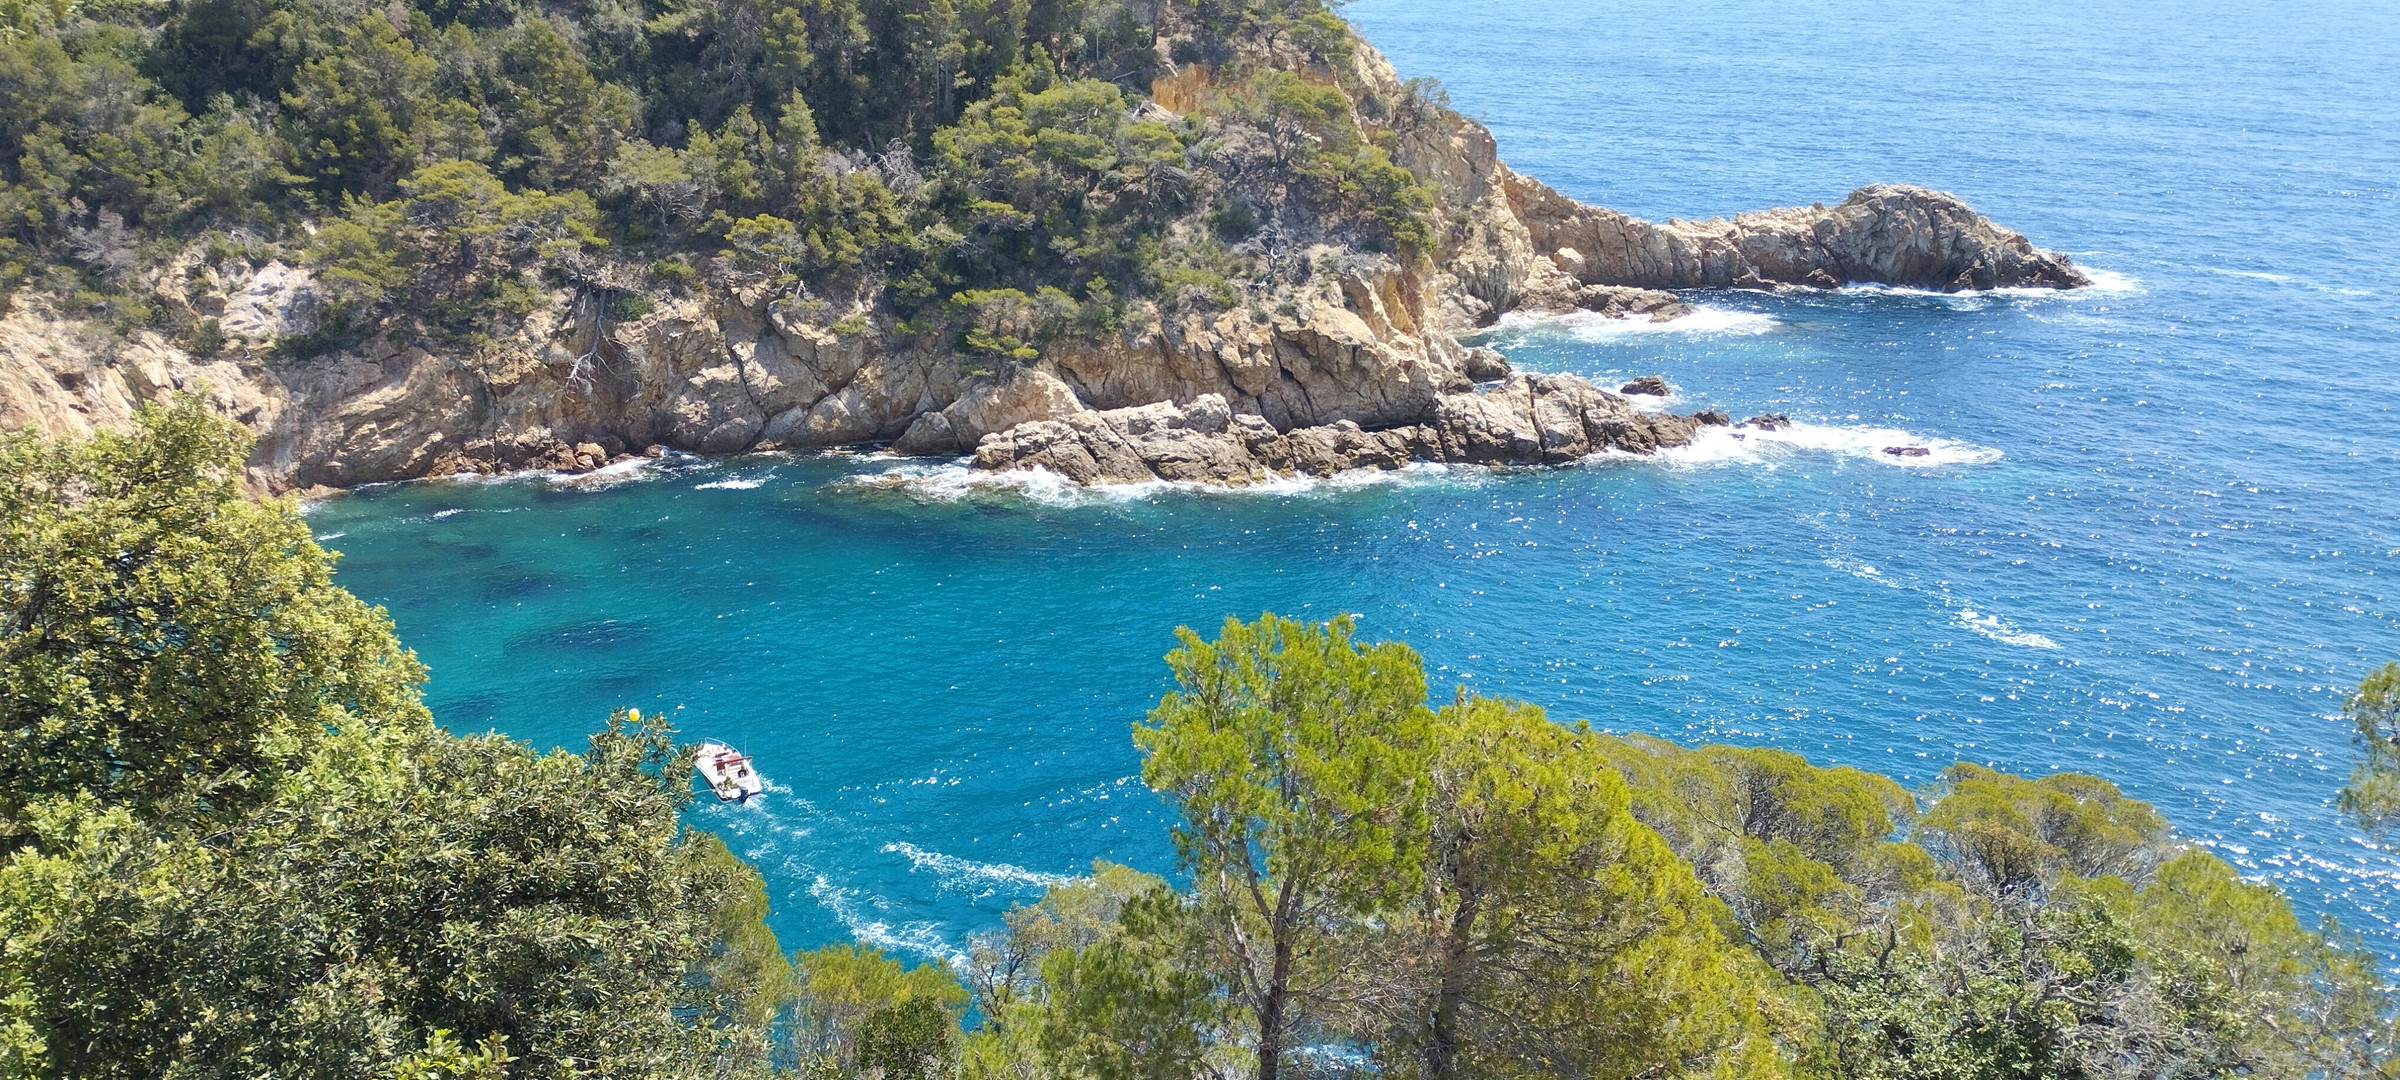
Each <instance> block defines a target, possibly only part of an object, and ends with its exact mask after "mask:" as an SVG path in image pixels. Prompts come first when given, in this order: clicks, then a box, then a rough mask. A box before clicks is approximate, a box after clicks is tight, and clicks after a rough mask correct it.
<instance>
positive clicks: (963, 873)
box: [883, 841, 1075, 896]
mask: <svg viewBox="0 0 2400 1080" xmlns="http://www.w3.org/2000/svg"><path fill="white" fill-rule="evenodd" d="M883 850H884V851H886V852H890V853H893V854H898V855H902V856H905V857H906V858H907V859H908V861H909V864H910V866H911V867H912V868H914V869H917V870H921V871H924V872H926V873H930V874H933V875H935V876H936V877H938V878H940V879H941V882H942V887H943V888H945V889H951V890H954V891H959V892H966V891H970V890H974V889H981V890H982V891H980V892H977V893H976V894H975V895H977V896H989V895H991V893H992V892H993V886H995V885H998V886H1007V887H1009V888H1012V889H1031V888H1041V889H1047V888H1049V887H1051V886H1053V885H1064V884H1066V883H1067V882H1070V881H1073V880H1075V875H1073V874H1045V873H1043V872H1041V871H1039V870H1027V869H1025V868H1024V867H1022V866H1012V865H1010V864H1008V863H987V862H976V861H975V860H973V859H962V858H959V857H958V856H956V855H944V854H942V853H941V852H938V851H927V850H925V849H924V848H921V847H918V846H917V845H915V844H911V843H907V842H905V841H901V842H895V843H890V844H885V845H883Z"/></svg>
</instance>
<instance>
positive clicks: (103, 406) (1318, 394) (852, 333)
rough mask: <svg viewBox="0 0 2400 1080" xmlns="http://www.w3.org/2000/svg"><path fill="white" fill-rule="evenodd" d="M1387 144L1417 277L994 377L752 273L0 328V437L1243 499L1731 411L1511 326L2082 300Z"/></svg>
mask: <svg viewBox="0 0 2400 1080" xmlns="http://www.w3.org/2000/svg"><path fill="white" fill-rule="evenodd" d="M1353 64H1354V70H1353V71H1351V72H1349V73H1348V74H1349V75H1350V76H1351V79H1350V81H1351V84H1352V85H1354V86H1357V87H1361V88H1363V90H1361V91H1358V92H1357V93H1360V94H1382V95H1387V96H1388V95H1396V94H1399V93H1400V92H1401V89H1400V87H1399V84H1398V80H1397V77H1396V76H1395V74H1394V73H1393V70H1392V68H1391V67H1390V65H1389V64H1387V63H1386V62H1385V61H1384V60H1383V59H1382V57H1381V56H1380V55H1379V54H1377V53H1376V52H1374V50H1372V49H1371V48H1368V47H1365V46H1364V45H1363V43H1362V44H1361V46H1360V47H1359V48H1358V49H1357V50H1356V53H1355V56H1354V60H1353ZM1208 76H1209V72H1208V70H1207V69H1206V68H1205V67H1204V66H1201V65H1187V66H1185V67H1184V68H1182V69H1181V70H1180V71H1177V70H1174V69H1172V68H1171V69H1170V74H1169V75H1167V76H1165V77H1163V78H1162V79H1161V81H1160V86H1161V88H1169V87H1170V84H1172V87H1171V88H1172V89H1173V90H1174V93H1172V94H1167V95H1163V96H1165V97H1169V98H1174V99H1176V100H1179V101H1181V102H1183V103H1186V104H1196V102H1198V101H1199V100H1200V97H1199V95H1198V93H1197V91H1196V90H1195V89H1194V87H1195V86H1196V85H1203V86H1204V85H1205V83H1206V80H1207V78H1208ZM1148 107H1155V106H1148ZM1397 147H1398V150H1397V152H1396V154H1395V159H1396V160H1397V161H1398V163H1399V164H1401V165H1402V166H1404V167H1406V168H1407V169H1408V170H1409V171H1410V172H1411V173H1413V174H1415V175H1416V176H1417V177H1418V178H1419V179H1420V181H1422V182H1424V183H1426V184H1427V185H1428V186H1429V187H1431V188H1432V189H1433V191H1434V196H1435V206H1434V208H1433V212H1432V214H1431V215H1430V216H1431V217H1432V219H1433V220H1434V221H1436V222H1438V223H1440V224H1439V226H1438V227H1437V230H1436V237H1435V239H1436V245H1435V250H1433V251H1431V252H1429V253H1427V254H1426V255H1424V256H1423V257H1420V258H1414V259H1409V258H1403V257H1395V256H1392V255H1386V254H1379V253H1373V252H1370V251H1363V250H1360V247H1361V246H1362V245H1355V244H1354V245H1348V246H1343V245H1336V244H1331V243H1318V244H1314V245H1311V246H1310V247H1309V248H1308V249H1307V250H1306V251H1305V252H1302V253H1300V254H1299V256H1298V257H1297V258H1296V259H1295V260H1293V261H1294V262H1295V267H1294V272H1293V273H1292V275H1291V277H1290V279H1289V280H1285V281H1281V282H1274V283H1270V284H1269V285H1268V286H1267V287H1266V289H1265V292H1264V294H1263V295H1259V296H1254V297H1253V298H1251V302H1249V303H1247V304H1245V305H1242V306H1240V307H1236V308H1235V309H1233V310H1227V311H1214V312H1206V311H1202V312H1190V311H1187V312H1183V313H1180V314H1172V315H1168V314H1160V313H1158V312H1156V311H1155V309H1152V310H1151V311H1150V313H1149V317H1147V318H1144V319H1137V320H1129V321H1128V325H1126V326H1125V327H1124V328H1123V329H1121V330H1120V331H1118V332H1116V333H1114V334H1111V335H1108V336H1105V337H1103V338H1100V339H1097V340H1094V339H1087V338H1072V337H1071V338H1067V339H1062V340H1058V341H1054V342H1051V343H1049V345H1048V346H1047V347H1046V348H1044V349H1043V350H1042V353H1041V355H1040V356H1039V358H1038V360H1036V361H1035V362H1032V363H1030V364H1026V365H1023V366H1020V367H1015V368H1013V369H1010V370H1006V371H1002V372H997V373H994V372H990V371H981V370H965V369H966V367H967V365H966V364H964V363H962V362H961V360H960V358H959V357H957V356H955V355H954V354H953V353H952V352H951V350H950V347H949V343H947V342H946V341H928V340H925V339H924V338H922V337H920V338H917V339H915V340H908V339H906V338H905V337H903V336H901V335H897V334H894V333H893V332H892V330H893V328H892V320H891V318H890V317H889V315H888V313H886V312H881V311H878V310H876V309H875V308H874V307H873V306H872V305H871V304H868V305H863V306H860V307H859V308H858V309H856V310H841V311H836V310H833V309H832V307H833V306H832V305H829V304H828V303H826V302H824V301H821V300H815V299H813V298H811V297H810V296H809V295H808V293H807V290H806V289H805V287H803V288H801V289H799V290H797V291H796V292H795V291H791V290H781V291H778V290H776V289H773V288H771V287H769V286H768V285H767V284H766V283H765V282H763V281H759V280H750V281H740V280H733V281H728V282H726V283H724V284H723V285H722V286H721V287H712V288H709V289H704V290H700V291H698V292H697V293H696V294H695V295H690V296H673V295H659V296H657V297H655V298H653V299H654V310H652V311H651V312H650V313H649V314H647V315H644V316H642V317H640V318H636V319H631V320H625V321H618V322H610V321H608V320H607V319H606V318H605V317H603V316H601V315H599V314H598V313H597V308H596V306H594V307H586V306H573V305H568V304H565V303H561V304H560V305H557V306H556V307H554V308H553V309H550V310H546V311H541V312H536V313H535V314H533V315H532V316H529V317H528V318H527V320H526V321H525V323H524V324H523V326H522V327H521V328H520V330H519V333H518V335H517V337H516V339H515V340H514V341H513V342H506V343H503V346H502V347H500V348H496V349H492V350H487V351H485V352H483V353H482V354H480V355H445V354H437V353H435V352H431V351H428V350H426V349H424V348H420V347H413V346H410V347H403V346H400V345H398V344H396V343H394V342H393V341H392V340H391V338H390V337H389V336H385V337H380V338H377V339H374V340H371V341H369V342H368V343H366V344H364V345H362V346H359V347H356V348H353V349H350V350H346V351H343V352H340V353H337V354H335V355H333V356H330V357H326V358H323V359H321V360H319V361H316V362H312V363H309V364H306V365H298V366H283V365H268V364H265V363H262V362H259V361H257V360H249V359H241V360H236V359H226V358H223V357H218V358H195V357H193V356H191V355H189V354H187V353H185V352H184V351H183V350H181V349H180V348H178V347H177V346H176V345H174V344H172V343H170V342H168V341H166V340H165V339H163V338H161V337H160V336H159V335H157V334H155V333H149V332H138V333H135V334H132V335H129V336H127V337H126V338H124V339H123V340H122V341H119V342H117V343H116V344H115V345H114V346H113V347H112V348H100V349H96V348H93V347H91V346H89V345H87V344H85V341H87V340H88V338H89V336H90V335H87V334H84V333H83V332H82V331H81V329H80V328H79V327H78V326H76V325H75V324H74V323H73V321H72V320H64V319H60V318H57V317H55V316H53V315H52V314H51V313H49V312H48V311H47V310H46V309H44V308H43V307H42V306H41V305H40V304H39V303H23V304H19V305H17V306H16V307H15V309H14V310H12V311H11V312H9V313H8V314H7V315H6V317H5V318H0V421H4V422H5V423H6V424H7V425H8V426H12V427H29V428H33V429H36V430H45V431H49V432H51V433H52V434H68V435H71V434H79V433H81V432H82V431H85V430H89V429H91V428H93V427H114V426H120V425H121V424H122V423H124V422H125V421H126V420H127V419H128V418H129V417H130V416H131V415H132V413H133V411H134V410H135V409H136V408H138V407H139V405H140V404H141V403H143V402H145V401H150V400H156V399H158V398H161V397H163V396H164V395H166V394H168V393H171V392H173V391H174V390H176V389H180V388H187V387H194V386H200V385H205V386H208V387H210V388H211V391H212V392H213V393H214V394H215V395H216V396H217V397H218V399H219V402H220V405H221V407H223V408H224V409H225V411H227V412H228V413H229V414H231V415H233V416H234V417H236V418H237V419H239V420H241V421H242V422H243V423H245V424H247V425H249V426H250V427H251V428H253V430H255V431H257V432H258V433H259V435H260V439H259V442H258V445H257V448H256V450H255V451H254V452H253V454H252V457H251V461H250V481H251V483H252V485H253V486H254V487H257V488H261V489H264V490H269V491H290V490H325V489H330V488H341V487H348V486H353V485H357V484H362V483H372V482H380V481H390V480H403V479H414V478H419V477H429V476H442V475H456V474H472V473H498V472H506V471H511V470H517V469H556V470H562V471H570V472H571V471H585V470H590V469H594V468H598V467H600V466H603V465H606V464H608V463H609V462H611V461H621V460H624V459H625V458H627V457H629V456H632V455H634V454H636V453H639V452H641V451H642V450H643V449H644V448H664V449H674V450H683V451H690V452H696V453H702V454H729V453H739V452H745V451H753V450H766V449H813V448H827V447H835V446H844V445H858V444H869V443H888V444H890V446H891V448H892V449H893V451H894V452H897V453H901V454H904V455H917V456H929V455H930V456H958V455H964V454H972V455H974V461H975V464H976V466H977V467H978V468H983V469H1010V468H1037V467H1038V468H1045V469H1049V470H1051V471H1054V472H1057V473H1059V474H1061V475H1063V476H1065V477H1067V478H1069V479H1072V480H1075V481H1079V482H1118V481H1145V480H1152V479H1169V480H1197V481H1207V482H1215V483H1232V484H1240V483H1246V482H1251V481H1255V480H1259V479H1263V478H1265V477H1268V476H1271V475H1279V474H1291V473H1300V474H1308V475H1325V474H1329V473H1334V472H1339V471H1343V470H1348V469H1358V468H1380V469H1390V468H1396V467H1399V466H1400V465H1403V464H1406V463H1407V462H1409V461H1412V460H1425V461H1439V462H1463V463H1477V464H1560V463H1565V462H1570V461H1574V460H1577V459H1580V458H1582V457H1585V456H1588V455H1592V454H1596V453H1602V452H1608V451H1616V452H1624V453H1633V454H1646V453H1650V452H1653V451H1655V450H1658V449H1661V448H1669V447H1676V446H1681V445H1685V444H1687V443H1689V442H1690V441H1691V439H1692V437H1693V434H1694V432H1695V431H1696V430H1697V429H1698V428H1700V427H1703V426H1707V425H1709V424H1712V423H1714V424H1722V423H1726V422H1728V418H1726V417H1723V416H1722V415H1717V414H1707V413H1703V414H1698V415H1695V416H1688V417H1685V416H1674V415H1670V414H1664V413H1658V412H1653V411H1647V410H1643V409H1639V408H1636V407H1635V406H1634V405H1633V404H1632V403H1631V402H1629V401H1628V400H1627V398H1626V396H1624V395H1625V393H1648V394H1657V393H1662V392H1664V391H1665V389H1666V388H1665V386H1664V385H1663V383H1660V384H1656V385H1641V386H1639V387H1638V388H1637V386H1635V385H1629V386H1627V387H1626V388H1625V391H1624V392H1623V393H1612V392H1610V391H1608V390H1606V389H1603V388H1600V387H1596V386H1593V385H1591V384H1590V383H1589V382H1587V381H1586V380H1584V379H1582V378H1580V377H1577V376H1572V375H1510V374H1509V371H1508V366H1507V364H1506V362H1505V361H1504V360H1503V359H1502V358H1501V357H1500V356H1499V355H1498V354H1497V353H1495V352H1493V351H1492V350H1489V349H1482V348H1475V347H1470V346H1467V345H1464V344H1462V343H1461V341H1460V338H1461V337H1463V336H1467V335H1471V334H1472V333H1473V332H1474V331H1475V330H1477V329H1479V328H1481V327H1483V326H1487V325H1489V324H1491V323H1492V322H1494V321H1495V320H1497V318H1498V317H1499V316H1500V315H1502V314H1505V313H1511V312H1523V313H1529V314H1553V315H1555V314H1566V313H1571V312H1578V311H1581V312H1591V313H1595V314H1597V315H1600V316H1603V317H1613V318H1623V319H1630V320H1642V319H1647V320H1654V321H1664V320H1668V319H1672V318H1675V317H1677V316H1679V315H1683V314H1687V313H1689V312H1690V311H1691V310H1692V309H1691V307H1690V305H1689V304H1687V303H1685V302H1684V301H1683V300H1681V299H1679V298H1678V297H1676V296H1675V295H1674V294H1673V293H1670V292H1667V291H1665V290H1672V289H1705V288H1746V289H1774V288H1789V287H1803V288H1834V287H1839V286H1843V285H1849V284H1859V283H1873V284H1882V285H1889V286H1904V287H1913V288H1923V289H1929V290H1938V291H1947V292H1957V291H1965V290H1984V289H1996V288H2029V287H2030V288H2051V289H2066V288H2074V287H2078V286H2082V285H2086V284H2089V283H2090V282H2089V279H2088V278H2086V277H2085V276H2084V275H2083V274H2081V273H2080V272H2079V271H2077V270H2076V269H2075V268H2074V266H2073V265H2072V263H2071V262H2070V261H2069V260H2068V259H2067V258H2066V257H2065V256H2062V255H2057V254H2053V253H2050V252H2045V251H2042V250H2039V249H2036V248H2035V247H2034V246H2033V245H2032V244H2031V242H2030V241H2028V240H2027V239H2026V238H2025V237H2023V236H2021V235H2019V234H2017V233H2015V232H2012V231H2010V230H2007V229H2005V228H2003V227H2001V226H1999V225H1996V224H1994V223H1993V222H1991V221H1989V220H1988V219H1985V218H1983V217H1982V216H1980V215H1978V214H1976V213H1975V212H1974V211H1973V210H1972V209H1971V208H1969V207H1968V206H1967V204H1966V203H1965V202H1963V201H1962V200H1960V199H1958V198H1957V197H1955V196H1952V195H1948V194H1944V193H1939V192H1934V191H1929V190H1926V189H1923V188H1914V187H1904V186H1893V185H1875V186H1870V187H1865V188H1861V189H1859V190H1858V191H1856V192H1853V193H1852V194H1851V195H1850V196H1849V197H1848V198H1847V199H1845V200H1843V201H1842V202H1841V203H1840V204H1838V205H1836V206H1833V207H1827V206H1825V205H1823V204H1821V203H1820V204H1817V205H1814V206H1810V207H1799V208H1790V209H1781V210H1770V211H1763V212H1757V213H1747V214H1741V215H1737V216H1736V217H1734V218H1733V219H1731V220H1724V219H1714V220H1710V221H1704V222H1687V221H1679V220H1673V221H1669V222H1667V223H1665V224H1656V223H1652V222H1647V221H1642V220H1640V219H1636V218H1632V217H1629V216H1627V215H1624V214H1619V213H1616V212H1614V211H1610V210H1606V209H1602V208H1598V207H1592V206H1587V205H1584V204H1582V203H1579V202H1576V201H1575V200H1573V199H1570V198H1567V197H1566V196H1563V195H1560V194H1559V193H1557V192H1555V191H1553V190H1551V189H1550V188H1549V187H1547V186H1545V185H1543V184H1541V183H1540V182H1539V181H1536V180H1533V179H1530V178H1527V177H1524V176H1520V175H1518V174H1516V173H1514V172H1513V171H1511V170H1510V169H1509V168H1508V166H1507V165H1506V164H1504V163H1502V162H1501V161H1500V160H1499V158H1498V156H1497V153H1496V146H1495V143H1494V141H1493V139H1492V136H1491V134H1490V133H1489V131H1487V130H1486V129H1485V128H1484V127H1483V126H1482V125H1481V124H1478V123H1476V122H1475V121H1472V120H1469V119H1466V118H1464V117H1462V116H1459V115H1458V114H1457V113H1455V112H1452V111H1450V110H1448V109H1446V108H1439V109H1436V110H1434V111H1433V112H1432V114H1431V115H1430V117H1429V118H1427V119H1426V120H1424V121H1423V122H1421V123H1419V124H1418V125H1417V126H1416V127H1415V128H1414V129H1413V130H1410V131H1408V132H1405V133H1404V134H1403V137H1402V138H1400V139H1399V140H1398V142H1397ZM220 285H221V292H220V293H219V294H215V295H210V296H201V297H194V298H192V299H194V300H195V301H196V303H195V306H196V307H199V308H202V309H204V310H205V309H212V308H213V309H215V310H217V311H219V312H220V315H219V317H220V318H221V319H222V320H223V321H224V323H225V325H226V326H227V327H228V329H229V331H231V332H234V333H237V334H238V333H243V332H246V331H256V332H260V333H273V332H282V333H290V332H296V331H298V330H300V329H302V328H304V326H305V324H306V320H307V319H308V318H309V313H310V311H311V309H312V307H313V304H314V301H313V290H314V288H315V286H314V284H313V283H312V281H311V280H310V277H309V275H308V273H307V272H306V271H303V270H297V269H292V268H289V267H285V266H283V265H282V264H280V263H270V264H268V265H267V266H265V267H263V268H259V269H257V270H255V271H254V272H251V273H250V274H249V275H248V276H247V277H246V278H243V279H241V280H228V281H223V282H221V283H220ZM1479 383H1483V384H1491V385H1486V386H1483V387H1479V386H1478V385H1477V384H1479ZM1895 452H1898V449H1897V448H1895Z"/></svg>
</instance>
